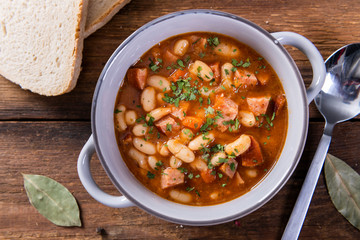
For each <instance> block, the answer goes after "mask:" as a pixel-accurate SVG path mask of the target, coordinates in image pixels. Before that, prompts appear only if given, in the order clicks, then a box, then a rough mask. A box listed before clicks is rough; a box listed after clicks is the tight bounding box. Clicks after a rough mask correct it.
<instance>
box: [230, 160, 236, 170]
mask: <svg viewBox="0 0 360 240" xmlns="http://www.w3.org/2000/svg"><path fill="white" fill-rule="evenodd" d="M230 169H231V171H235V163H233V162H232V163H230Z"/></svg>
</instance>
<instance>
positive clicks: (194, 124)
mask: <svg viewBox="0 0 360 240" xmlns="http://www.w3.org/2000/svg"><path fill="white" fill-rule="evenodd" d="M203 123H204V121H203V120H202V119H201V118H198V117H191V116H187V117H185V118H184V120H182V124H183V125H184V126H185V127H188V128H192V129H194V130H199V129H200V127H201V126H202V125H203Z"/></svg>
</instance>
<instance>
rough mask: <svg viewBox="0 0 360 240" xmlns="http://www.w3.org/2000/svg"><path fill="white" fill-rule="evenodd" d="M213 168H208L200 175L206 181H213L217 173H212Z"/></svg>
mask: <svg viewBox="0 0 360 240" xmlns="http://www.w3.org/2000/svg"><path fill="white" fill-rule="evenodd" d="M211 172H212V170H210V169H206V170H203V171H201V172H200V176H201V178H202V180H203V181H204V182H205V183H212V182H213V181H215V179H216V175H215V174H211Z"/></svg>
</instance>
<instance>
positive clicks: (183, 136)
mask: <svg viewBox="0 0 360 240" xmlns="http://www.w3.org/2000/svg"><path fill="white" fill-rule="evenodd" d="M193 137H194V133H193V132H192V131H191V130H190V129H188V128H184V129H183V130H181V132H180V140H181V142H182V143H183V144H188V143H189V142H190V141H191V139H192V138H193Z"/></svg>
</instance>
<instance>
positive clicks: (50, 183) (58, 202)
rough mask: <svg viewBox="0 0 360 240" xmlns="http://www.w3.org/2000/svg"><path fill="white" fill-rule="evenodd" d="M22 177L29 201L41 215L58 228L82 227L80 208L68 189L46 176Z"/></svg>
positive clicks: (28, 175) (27, 175) (25, 175)
mask: <svg viewBox="0 0 360 240" xmlns="http://www.w3.org/2000/svg"><path fill="white" fill-rule="evenodd" d="M22 175H23V177H24V187H25V190H26V194H27V196H28V198H29V201H30V203H31V204H32V205H33V206H34V207H35V208H36V209H37V210H38V211H39V213H41V214H42V215H43V216H44V217H45V218H47V219H48V220H49V221H51V222H52V223H54V224H56V225H58V226H65V227H70V226H78V227H80V226H81V220H80V211H79V207H78V205H77V202H76V200H75V198H74V196H73V195H72V194H71V193H70V192H69V190H68V189H67V188H66V187H64V186H63V185H61V184H60V183H58V182H56V181H55V180H53V179H51V178H48V177H45V176H41V175H31V174H22Z"/></svg>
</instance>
